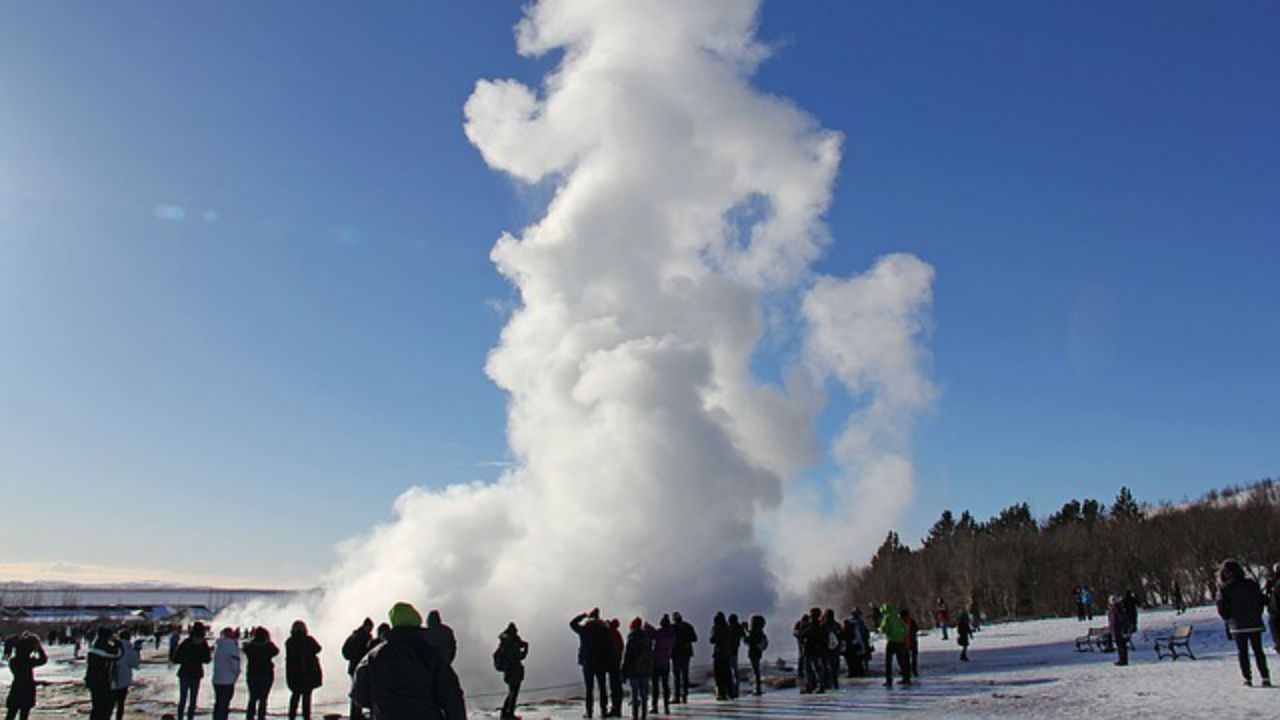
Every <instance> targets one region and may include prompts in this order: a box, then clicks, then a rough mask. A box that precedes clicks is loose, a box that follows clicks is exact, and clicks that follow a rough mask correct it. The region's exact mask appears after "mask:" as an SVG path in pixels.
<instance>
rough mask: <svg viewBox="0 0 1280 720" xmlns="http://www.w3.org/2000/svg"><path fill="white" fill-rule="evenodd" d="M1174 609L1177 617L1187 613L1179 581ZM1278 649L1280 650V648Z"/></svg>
mask: <svg viewBox="0 0 1280 720" xmlns="http://www.w3.org/2000/svg"><path fill="white" fill-rule="evenodd" d="M1173 609H1174V614H1175V615H1181V614H1183V613H1185V612H1186V611H1187V601H1186V599H1185V598H1183V597H1182V584H1181V583H1179V582H1178V581H1177V580H1174V581H1173ZM1277 642H1280V641H1277ZM1277 649H1280V646H1278V647H1277Z"/></svg>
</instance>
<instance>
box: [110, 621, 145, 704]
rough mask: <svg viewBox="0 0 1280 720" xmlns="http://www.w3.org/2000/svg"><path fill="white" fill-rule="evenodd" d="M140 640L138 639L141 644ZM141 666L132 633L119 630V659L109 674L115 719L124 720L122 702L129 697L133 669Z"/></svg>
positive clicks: (140, 659)
mask: <svg viewBox="0 0 1280 720" xmlns="http://www.w3.org/2000/svg"><path fill="white" fill-rule="evenodd" d="M141 643H142V640H141V639H139V640H138V644H139V645H141ZM141 666H142V658H141V657H140V656H139V654H138V645H134V644H133V635H132V634H131V633H130V632H129V631H128V630H122V631H121V632H120V659H119V660H117V661H116V664H115V670H114V671H113V672H112V675H111V705H112V707H114V708H115V712H116V720H124V704H125V701H126V699H127V698H128V697H129V686H130V685H132V684H133V671H134V670H137V669H138V668H139V667H141Z"/></svg>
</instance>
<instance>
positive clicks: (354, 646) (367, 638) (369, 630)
mask: <svg viewBox="0 0 1280 720" xmlns="http://www.w3.org/2000/svg"><path fill="white" fill-rule="evenodd" d="M373 642H374V641H373V619H372V618H365V619H364V622H362V623H360V627H358V628H356V629H355V630H353V631H351V635H349V636H347V640H346V642H344V643H342V658H343V659H344V660H346V661H347V676H348V677H349V678H351V680H352V682H354V681H355V677H356V668H357V667H359V665H360V661H361V660H363V659H364V656H365V655H368V654H369V650H370V649H371V648H372V647H373ZM363 718H364V711H363V710H362V709H361V707H360V706H359V705H357V704H356V702H355V701H354V700H352V701H351V720H363Z"/></svg>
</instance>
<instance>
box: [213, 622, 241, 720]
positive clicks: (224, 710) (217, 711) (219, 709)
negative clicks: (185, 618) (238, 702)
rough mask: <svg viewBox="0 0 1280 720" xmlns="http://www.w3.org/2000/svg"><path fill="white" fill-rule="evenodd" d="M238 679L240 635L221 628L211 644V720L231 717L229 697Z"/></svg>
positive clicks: (230, 629) (223, 719) (225, 719)
mask: <svg viewBox="0 0 1280 720" xmlns="http://www.w3.org/2000/svg"><path fill="white" fill-rule="evenodd" d="M239 679H240V637H239V635H238V631H236V630H234V629H232V628H229V627H228V628H223V629H222V634H221V635H220V636H219V637H218V640H217V641H216V642H215V643H214V644H213V720H227V719H228V718H230V717H231V698H232V696H233V695H235V692H236V682H237V681H238V680H239Z"/></svg>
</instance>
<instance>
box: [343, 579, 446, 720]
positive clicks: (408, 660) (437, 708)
mask: <svg viewBox="0 0 1280 720" xmlns="http://www.w3.org/2000/svg"><path fill="white" fill-rule="evenodd" d="M387 617H388V619H389V620H390V621H391V623H390V624H391V629H390V630H388V631H387V638H386V640H384V641H383V642H380V643H378V644H377V645H375V646H374V647H373V649H371V650H370V651H369V653H368V654H367V655H365V656H364V659H363V660H361V661H360V664H359V665H358V666H357V667H356V677H355V684H354V685H353V687H352V691H351V694H352V696H353V697H354V698H355V701H356V703H357V704H358V705H360V707H362V708H366V709H368V710H370V711H371V712H372V714H373V717H375V718H378V720H466V717H467V707H466V700H465V698H464V696H463V693H462V686H461V685H460V684H459V683H458V676H457V675H456V674H455V673H454V671H453V668H452V667H451V666H450V664H449V663H448V662H446V661H445V658H444V657H442V656H441V655H440V654H439V651H438V650H437V649H436V646H435V645H433V644H432V643H430V642H428V636H427V634H426V629H425V628H423V627H422V615H420V614H419V613H418V610H417V608H415V607H414V606H413V605H410V604H409V603H407V602H399V603H396V604H395V605H393V606H392V607H391V610H390V611H389V612H388V613H387Z"/></svg>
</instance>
